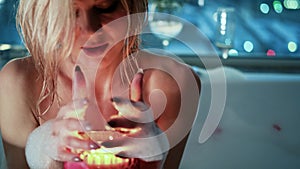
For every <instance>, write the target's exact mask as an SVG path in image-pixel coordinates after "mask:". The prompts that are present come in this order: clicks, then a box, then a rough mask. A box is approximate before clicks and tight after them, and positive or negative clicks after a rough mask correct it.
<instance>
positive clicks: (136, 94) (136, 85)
mask: <svg viewBox="0 0 300 169" xmlns="http://www.w3.org/2000/svg"><path fill="white" fill-rule="evenodd" d="M143 75H144V74H143V70H142V69H139V72H138V73H137V74H135V75H134V77H133V80H132V82H131V84H130V96H129V98H130V99H131V100H132V101H135V102H137V101H142V100H143V90H142V87H143Z"/></svg>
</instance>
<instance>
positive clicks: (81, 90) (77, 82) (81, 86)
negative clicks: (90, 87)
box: [72, 65, 88, 100]
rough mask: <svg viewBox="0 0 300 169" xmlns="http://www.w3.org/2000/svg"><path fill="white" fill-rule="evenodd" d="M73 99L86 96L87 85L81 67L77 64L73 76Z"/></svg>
mask: <svg viewBox="0 0 300 169" xmlns="http://www.w3.org/2000/svg"><path fill="white" fill-rule="evenodd" d="M72 89H73V100H78V99H83V98H87V95H88V93H87V85H86V80H85V77H84V74H83V72H82V70H81V68H80V67H79V66H78V65H77V66H76V67H75V71H74V77H73V87H72Z"/></svg>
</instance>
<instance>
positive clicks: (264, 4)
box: [259, 3, 270, 14]
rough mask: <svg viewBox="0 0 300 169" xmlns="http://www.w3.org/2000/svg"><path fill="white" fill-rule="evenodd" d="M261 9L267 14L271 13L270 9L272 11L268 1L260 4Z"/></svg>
mask: <svg viewBox="0 0 300 169" xmlns="http://www.w3.org/2000/svg"><path fill="white" fill-rule="evenodd" d="M259 9H260V11H261V12H262V13H264V14H267V13H269V11H270V7H269V5H268V4H266V3H261V4H260V6H259Z"/></svg>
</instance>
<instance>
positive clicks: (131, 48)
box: [16, 0, 148, 118]
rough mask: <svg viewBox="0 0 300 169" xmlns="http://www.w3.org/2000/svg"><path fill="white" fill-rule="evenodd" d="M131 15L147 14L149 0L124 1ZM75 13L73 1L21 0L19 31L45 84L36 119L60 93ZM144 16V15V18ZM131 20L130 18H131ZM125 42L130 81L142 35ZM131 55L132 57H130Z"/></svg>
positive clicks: (133, 26) (138, 27) (137, 28)
mask: <svg viewBox="0 0 300 169" xmlns="http://www.w3.org/2000/svg"><path fill="white" fill-rule="evenodd" d="M120 1H121V3H122V5H123V7H124V9H125V10H126V11H127V13H128V14H135V13H145V12H147V6H148V1H147V0H120ZM75 15H76V14H75V10H74V7H73V0H20V1H19V6H18V11H17V15H16V21H17V28H18V30H19V32H20V34H21V36H22V39H23V41H24V44H25V46H26V48H27V50H28V51H29V53H30V55H31V57H32V58H33V60H34V63H35V67H36V70H37V71H38V73H39V78H41V79H42V82H43V85H42V88H41V92H40V95H39V98H38V100H37V103H36V117H37V118H40V117H42V116H43V115H44V114H45V113H47V112H48V110H49V108H50V107H51V105H52V104H53V102H54V98H55V97H57V98H58V101H59V96H58V94H57V76H58V71H59V67H60V65H61V64H62V63H63V61H64V60H65V59H66V58H68V57H69V56H70V55H71V51H72V48H73V45H74V40H75V31H74V30H75V21H76V19H75V17H76V16H75ZM141 16H143V15H141ZM129 18H130V17H129ZM145 21H146V17H145V16H144V17H141V18H139V22H138V23H133V21H130V20H129V23H130V24H129V28H128V30H132V31H136V32H137V33H139V32H140V31H141V28H142V27H143V24H144V23H145ZM124 41H125V43H124V44H125V46H124V49H123V51H124V53H125V54H124V56H123V57H126V61H125V62H123V63H124V64H126V65H124V67H127V68H129V69H127V68H126V69H124V75H125V76H126V78H127V80H129V75H128V74H132V73H133V72H134V71H135V70H134V69H135V68H137V67H138V65H137V62H136V61H134V62H133V64H132V60H134V59H132V57H131V54H132V53H134V52H136V51H137V50H138V48H139V40H138V36H131V37H129V38H127V39H125V40H124ZM127 56H130V57H127ZM47 98H50V104H48V107H47V108H46V109H45V110H41V108H40V107H41V103H43V102H44V101H45V100H46V99H47Z"/></svg>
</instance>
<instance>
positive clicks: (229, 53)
mask: <svg viewBox="0 0 300 169" xmlns="http://www.w3.org/2000/svg"><path fill="white" fill-rule="evenodd" d="M228 55H229V56H238V55H239V52H238V51H237V50H236V49H230V50H229V51H228Z"/></svg>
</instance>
